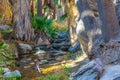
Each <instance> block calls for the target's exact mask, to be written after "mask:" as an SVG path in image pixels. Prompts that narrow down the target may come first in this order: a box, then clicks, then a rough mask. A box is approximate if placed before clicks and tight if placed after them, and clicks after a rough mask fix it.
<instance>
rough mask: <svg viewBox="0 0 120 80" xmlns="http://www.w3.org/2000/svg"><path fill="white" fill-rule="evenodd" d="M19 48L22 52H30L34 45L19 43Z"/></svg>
mask: <svg viewBox="0 0 120 80" xmlns="http://www.w3.org/2000/svg"><path fill="white" fill-rule="evenodd" d="M17 48H18V52H20V54H28V53H31V51H32V47H31V46H30V45H29V44H23V43H17Z"/></svg>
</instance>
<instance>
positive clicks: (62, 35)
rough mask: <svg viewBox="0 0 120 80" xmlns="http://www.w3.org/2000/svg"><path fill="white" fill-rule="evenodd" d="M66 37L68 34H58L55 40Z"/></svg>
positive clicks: (65, 32)
mask: <svg viewBox="0 0 120 80" xmlns="http://www.w3.org/2000/svg"><path fill="white" fill-rule="evenodd" d="M66 37H68V32H67V31H64V32H61V33H59V34H58V36H57V38H66Z"/></svg>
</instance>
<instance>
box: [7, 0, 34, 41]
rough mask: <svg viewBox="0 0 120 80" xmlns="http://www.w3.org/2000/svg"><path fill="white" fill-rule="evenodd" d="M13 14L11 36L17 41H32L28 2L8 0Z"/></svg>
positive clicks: (32, 33) (24, 0) (25, 0)
mask: <svg viewBox="0 0 120 80" xmlns="http://www.w3.org/2000/svg"><path fill="white" fill-rule="evenodd" d="M9 2H10V3H11V8H12V12H13V29H14V31H13V35H12V37H13V38H14V39H17V40H23V41H27V42H29V41H32V40H33V37H34V32H33V29H32V28H31V23H30V0H9Z"/></svg>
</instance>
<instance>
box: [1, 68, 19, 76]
mask: <svg viewBox="0 0 120 80" xmlns="http://www.w3.org/2000/svg"><path fill="white" fill-rule="evenodd" d="M10 77H21V74H20V72H19V71H18V70H15V71H13V72H7V73H5V74H4V75H3V78H10Z"/></svg>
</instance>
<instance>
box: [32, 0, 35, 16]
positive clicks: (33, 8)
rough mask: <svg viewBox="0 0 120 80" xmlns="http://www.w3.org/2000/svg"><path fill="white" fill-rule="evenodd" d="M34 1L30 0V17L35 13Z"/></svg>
mask: <svg viewBox="0 0 120 80" xmlns="http://www.w3.org/2000/svg"><path fill="white" fill-rule="evenodd" d="M34 12H35V1H34V0H31V14H32V17H34V15H35V13H34Z"/></svg>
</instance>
